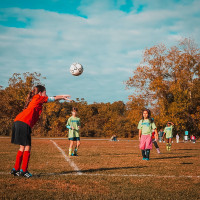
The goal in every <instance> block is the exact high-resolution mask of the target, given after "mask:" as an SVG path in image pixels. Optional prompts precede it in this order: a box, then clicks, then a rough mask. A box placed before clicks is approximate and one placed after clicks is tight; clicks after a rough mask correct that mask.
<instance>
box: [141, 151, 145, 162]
mask: <svg viewBox="0 0 200 200" xmlns="http://www.w3.org/2000/svg"><path fill="white" fill-rule="evenodd" d="M141 152H142V157H143V160H145V159H146V153H145V150H141Z"/></svg>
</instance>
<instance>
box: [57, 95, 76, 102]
mask: <svg viewBox="0 0 200 200" xmlns="http://www.w3.org/2000/svg"><path fill="white" fill-rule="evenodd" d="M54 98H55V100H68V101H72V100H71V99H70V98H71V96H70V95H68V94H64V95H57V96H54Z"/></svg>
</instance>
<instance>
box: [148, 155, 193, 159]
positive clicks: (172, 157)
mask: <svg viewBox="0 0 200 200" xmlns="http://www.w3.org/2000/svg"><path fill="white" fill-rule="evenodd" d="M191 157H193V156H171V157H160V158H151V160H164V159H174V158H191Z"/></svg>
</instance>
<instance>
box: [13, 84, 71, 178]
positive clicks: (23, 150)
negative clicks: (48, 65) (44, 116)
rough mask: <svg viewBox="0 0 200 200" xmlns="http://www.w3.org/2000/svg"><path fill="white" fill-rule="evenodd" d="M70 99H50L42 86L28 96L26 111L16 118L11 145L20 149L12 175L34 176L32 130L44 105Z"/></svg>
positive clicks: (61, 97) (64, 96)
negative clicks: (29, 166)
mask: <svg viewBox="0 0 200 200" xmlns="http://www.w3.org/2000/svg"><path fill="white" fill-rule="evenodd" d="M69 98H70V96H69V95H62V96H54V97H48V96H47V95H46V88H45V87H44V86H42V85H37V86H35V87H34V88H33V90H32V91H31V92H30V93H29V94H28V97H27V100H26V104H25V107H24V110H23V111H22V112H21V113H19V114H18V115H17V116H16V118H15V120H14V123H13V127H12V138H11V143H14V144H18V145H20V147H19V150H18V152H17V156H16V162H15V165H14V168H13V169H12V170H11V174H13V175H14V176H24V177H27V178H29V177H31V176H32V174H31V173H29V172H28V164H29V159H30V152H31V129H32V127H33V126H34V125H35V124H36V122H37V121H38V120H39V116H40V115H41V112H42V106H43V104H44V103H47V102H53V101H55V100H61V99H63V100H70V99H69ZM21 164H22V165H21ZM20 168H21V170H20Z"/></svg>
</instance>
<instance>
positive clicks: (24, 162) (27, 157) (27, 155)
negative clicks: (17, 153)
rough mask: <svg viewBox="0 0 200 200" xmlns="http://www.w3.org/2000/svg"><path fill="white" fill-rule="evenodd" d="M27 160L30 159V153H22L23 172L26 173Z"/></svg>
mask: <svg viewBox="0 0 200 200" xmlns="http://www.w3.org/2000/svg"><path fill="white" fill-rule="evenodd" d="M29 159H30V151H24V155H23V161H22V170H23V172H26V171H27V169H28V163H29Z"/></svg>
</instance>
